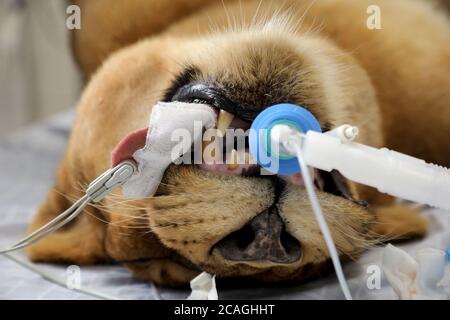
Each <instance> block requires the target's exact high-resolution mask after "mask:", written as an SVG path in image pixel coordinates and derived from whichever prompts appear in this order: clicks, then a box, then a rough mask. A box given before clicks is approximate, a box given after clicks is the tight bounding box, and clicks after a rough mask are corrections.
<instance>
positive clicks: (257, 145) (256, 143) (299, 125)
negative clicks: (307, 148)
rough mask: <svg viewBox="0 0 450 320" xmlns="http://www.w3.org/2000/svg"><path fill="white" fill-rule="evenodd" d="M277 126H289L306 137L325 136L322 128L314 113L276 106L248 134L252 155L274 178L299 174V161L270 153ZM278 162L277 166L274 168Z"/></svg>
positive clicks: (297, 107)
mask: <svg viewBox="0 0 450 320" xmlns="http://www.w3.org/2000/svg"><path fill="white" fill-rule="evenodd" d="M277 124H286V125H289V126H291V127H293V128H295V129H296V130H298V131H300V132H303V133H306V132H307V131H309V130H313V131H317V132H322V130H321V128H320V124H319V122H318V121H317V119H316V118H315V117H314V115H313V114H312V113H311V112H309V111H308V110H306V109H305V108H303V107H301V106H297V105H295V104H290V103H281V104H276V105H273V106H271V107H269V108H267V109H265V110H264V111H263V112H261V113H260V114H259V115H258V116H257V117H256V119H255V120H254V121H253V123H252V126H251V128H250V133H249V146H250V153H251V154H252V156H253V158H254V159H255V160H256V161H257V162H258V164H259V165H260V166H261V167H263V168H265V169H267V170H268V171H270V172H272V173H275V174H280V175H291V174H294V173H300V172H301V169H300V166H299V164H298V161H297V159H296V157H294V156H288V155H281V154H276V153H275V152H272V151H271V148H270V132H271V129H272V128H273V127H274V126H275V125H277ZM275 161H276V162H278V165H274V162H275Z"/></svg>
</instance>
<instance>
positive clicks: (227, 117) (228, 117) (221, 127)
mask: <svg viewBox="0 0 450 320" xmlns="http://www.w3.org/2000/svg"><path fill="white" fill-rule="evenodd" d="M233 119H234V114H232V113H229V112H227V111H225V110H220V111H219V115H218V116H217V130H218V133H219V134H221V135H222V136H224V135H225V130H226V129H228V127H229V126H230V124H231V122H232V121H233Z"/></svg>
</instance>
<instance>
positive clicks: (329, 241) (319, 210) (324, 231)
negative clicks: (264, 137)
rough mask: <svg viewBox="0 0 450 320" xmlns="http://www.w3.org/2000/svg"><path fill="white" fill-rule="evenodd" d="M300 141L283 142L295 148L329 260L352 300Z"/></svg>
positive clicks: (287, 146) (344, 291)
mask: <svg viewBox="0 0 450 320" xmlns="http://www.w3.org/2000/svg"><path fill="white" fill-rule="evenodd" d="M299 137H300V136H299ZM301 143H302V141H301V138H300V139H295V140H294V139H289V140H288V141H286V143H283V144H285V147H286V149H290V148H293V149H294V150H295V153H296V156H297V160H298V164H299V165H300V168H301V171H302V174H303V181H304V183H305V187H306V191H307V193H308V198H309V202H310V203H311V207H312V210H313V212H314V215H315V216H316V220H317V223H318V224H319V227H320V230H321V231H322V234H323V237H324V239H325V243H326V244H327V247H328V252H329V253H330V257H331V261H332V262H333V266H334V270H335V272H336V276H337V278H338V281H339V285H340V286H341V289H342V292H343V293H344V296H345V299H347V300H352V295H351V293H350V290H349V288H348V285H347V281H346V280H345V275H344V271H343V270H342V265H341V262H340V260H339V255H338V253H337V250H336V246H335V244H334V241H333V237H332V236H331V232H330V229H329V228H328V225H327V222H326V220H325V218H324V215H323V212H322V207H321V206H320V203H319V200H318V198H317V195H316V192H315V190H314V185H313V182H312V179H311V175H310V174H309V170H308V167H307V165H306V163H305V162H304V161H303V155H302V148H301Z"/></svg>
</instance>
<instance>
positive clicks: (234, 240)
mask: <svg viewBox="0 0 450 320" xmlns="http://www.w3.org/2000/svg"><path fill="white" fill-rule="evenodd" d="M216 248H217V250H218V252H219V253H220V254H221V255H222V257H224V258H225V259H227V260H232V261H258V260H266V261H271V262H275V263H283V264H287V263H293V262H296V261H298V260H299V259H300V258H301V256H302V250H301V245H300V242H299V241H297V240H296V239H295V238H294V237H292V236H291V235H290V234H289V233H287V232H286V230H285V227H284V223H283V220H282V219H281V217H280V216H279V215H278V213H277V212H276V209H267V210H265V211H263V212H262V213H260V214H259V215H257V216H256V217H255V218H253V219H252V220H251V221H250V222H249V223H248V224H246V225H245V226H244V227H243V228H242V229H240V230H238V231H235V232H233V233H231V234H229V235H228V236H226V237H225V238H224V239H222V240H221V241H220V242H219V243H217V245H216Z"/></svg>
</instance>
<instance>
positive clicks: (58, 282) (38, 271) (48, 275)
mask: <svg viewBox="0 0 450 320" xmlns="http://www.w3.org/2000/svg"><path fill="white" fill-rule="evenodd" d="M3 256H5V257H7V258H8V259H10V260H12V261H14V262H15V263H17V264H19V265H21V266H22V267H24V268H26V269H28V270H29V271H31V272H33V273H36V274H38V275H40V276H41V277H42V278H44V279H45V280H47V281H50V282H52V283H54V284H56V285H58V286H61V287H63V288H66V289H67V290H71V291H77V292H80V293H84V294H87V295H90V296H92V297H96V298H99V299H104V300H125V299H123V298H119V297H114V296H110V295H108V294H105V293H103V292H99V291H97V290H95V289H93V288H89V287H84V288H83V287H81V288H73V289H69V288H68V287H67V284H66V282H65V281H64V280H63V279H61V278H59V277H55V276H54V275H53V274H52V273H50V272H47V271H45V270H43V269H42V268H39V267H37V266H36V265H34V264H33V263H30V262H28V261H24V260H22V259H19V258H18V257H16V256H15V255H13V254H10V253H4V254H3Z"/></svg>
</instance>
